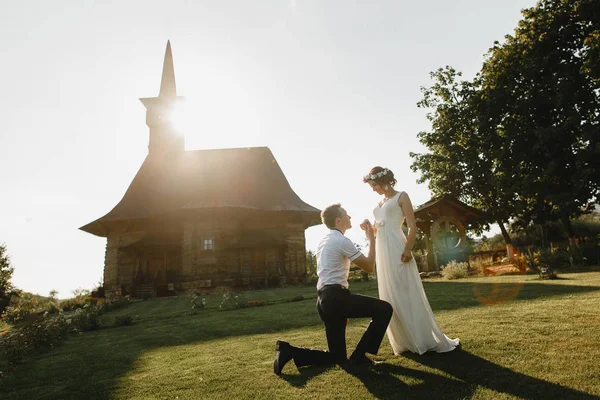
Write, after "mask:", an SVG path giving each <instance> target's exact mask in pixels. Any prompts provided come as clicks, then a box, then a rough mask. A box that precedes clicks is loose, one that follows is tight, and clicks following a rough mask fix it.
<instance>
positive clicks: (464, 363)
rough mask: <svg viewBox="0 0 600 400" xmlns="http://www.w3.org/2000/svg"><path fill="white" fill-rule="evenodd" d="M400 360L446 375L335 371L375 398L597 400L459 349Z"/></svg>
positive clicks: (390, 368) (388, 369) (303, 377)
mask: <svg viewBox="0 0 600 400" xmlns="http://www.w3.org/2000/svg"><path fill="white" fill-rule="evenodd" d="M401 357H402V356H401ZM404 357H406V358H408V359H411V360H414V361H415V362H417V363H420V364H422V365H424V366H427V367H429V368H433V369H436V370H439V371H443V372H445V373H446V374H448V375H450V377H446V376H442V375H439V374H437V373H432V372H427V371H422V370H417V369H411V368H407V367H403V366H400V365H393V364H388V363H383V364H379V365H375V366H357V365H353V364H351V363H348V364H342V365H340V367H341V368H342V369H343V370H344V371H346V372H347V373H348V374H350V375H353V376H354V377H356V378H357V379H359V380H360V381H361V382H362V383H363V385H364V386H365V388H366V389H367V390H368V391H369V392H370V393H371V394H372V395H373V396H375V397H376V398H378V399H399V398H402V399H410V398H414V399H464V398H470V397H472V396H473V395H474V394H475V393H476V391H478V389H479V388H486V389H489V390H491V391H493V392H497V393H504V394H508V395H512V396H516V397H518V398H522V399H561V400H562V399H579V400H585V399H590V400H591V399H596V400H597V399H598V397H597V396H594V395H590V394H588V393H584V392H581V391H578V390H575V389H571V388H567V387H564V386H561V385H558V384H555V383H551V382H547V381H544V380H542V379H537V378H534V377H531V376H527V375H524V374H521V373H518V372H515V371H512V370H510V369H508V368H504V367H502V366H500V365H497V364H494V363H492V362H490V361H488V360H485V359H483V358H481V357H478V356H476V355H474V354H471V353H469V352H466V351H464V350H462V349H461V348H458V349H456V350H455V351H453V352H451V353H443V354H437V353H426V354H425V355H421V356H419V355H415V354H410V355H406V356H404ZM329 368H331V367H323V366H318V367H305V368H301V369H300V375H282V378H283V379H285V380H286V381H287V382H288V383H290V384H291V385H293V386H296V387H304V386H306V384H307V383H308V381H310V380H311V379H313V378H314V377H315V376H317V375H319V374H321V373H323V372H325V371H326V370H328V369H329Z"/></svg>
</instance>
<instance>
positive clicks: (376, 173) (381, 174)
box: [363, 166, 396, 187]
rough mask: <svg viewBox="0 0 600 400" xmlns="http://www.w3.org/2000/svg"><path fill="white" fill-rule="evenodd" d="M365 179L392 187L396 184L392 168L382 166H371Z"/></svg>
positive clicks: (365, 180)
mask: <svg viewBox="0 0 600 400" xmlns="http://www.w3.org/2000/svg"><path fill="white" fill-rule="evenodd" d="M363 181H364V182H368V181H373V182H375V183H379V184H380V185H390V186H392V187H393V186H394V185H395V184H396V179H395V178H394V173H393V172H392V170H391V169H387V168H383V167H380V166H377V167H373V168H371V170H370V171H369V173H368V174H367V175H365V176H364V177H363Z"/></svg>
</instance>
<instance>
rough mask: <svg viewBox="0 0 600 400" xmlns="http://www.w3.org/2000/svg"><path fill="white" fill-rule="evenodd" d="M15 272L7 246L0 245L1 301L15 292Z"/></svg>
mask: <svg viewBox="0 0 600 400" xmlns="http://www.w3.org/2000/svg"><path fill="white" fill-rule="evenodd" d="M13 272H14V268H13V267H12V265H11V263H10V257H9V255H8V253H7V251H6V245H5V244H0V299H2V298H7V297H9V296H10V294H11V292H12V291H13V290H14V287H13V285H12V283H11V279H12V275H13Z"/></svg>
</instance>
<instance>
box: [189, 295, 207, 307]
mask: <svg viewBox="0 0 600 400" xmlns="http://www.w3.org/2000/svg"><path fill="white" fill-rule="evenodd" d="M190 303H191V304H192V310H197V309H199V308H204V307H206V299H205V298H204V297H202V298H200V296H198V294H196V293H194V294H193V295H192V300H191V301H190Z"/></svg>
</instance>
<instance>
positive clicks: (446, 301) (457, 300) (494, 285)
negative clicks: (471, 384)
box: [423, 281, 600, 311]
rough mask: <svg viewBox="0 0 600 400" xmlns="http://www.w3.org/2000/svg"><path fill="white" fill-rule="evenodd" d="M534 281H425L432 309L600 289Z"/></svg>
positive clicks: (533, 298) (500, 302)
mask: <svg viewBox="0 0 600 400" xmlns="http://www.w3.org/2000/svg"><path fill="white" fill-rule="evenodd" d="M539 282H540V281H535V282H446V281H443V282H424V285H423V286H424V287H425V291H426V292H427V298H428V299H429V302H430V304H431V308H432V309H433V310H434V311H441V310H455V309H459V308H468V307H478V306H482V305H485V306H490V305H497V304H506V303H509V302H511V301H521V300H535V299H543V298H549V297H555V296H564V295H569V294H577V293H590V292H596V291H598V290H600V287H598V286H576V285H565V284H551V283H539Z"/></svg>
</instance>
